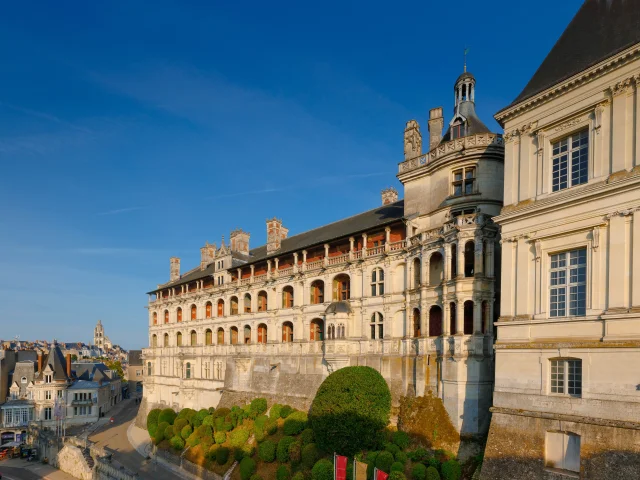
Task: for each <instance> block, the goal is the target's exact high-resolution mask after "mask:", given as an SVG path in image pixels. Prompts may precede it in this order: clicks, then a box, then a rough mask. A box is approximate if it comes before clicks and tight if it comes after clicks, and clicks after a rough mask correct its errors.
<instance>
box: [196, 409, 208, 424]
mask: <svg viewBox="0 0 640 480" xmlns="http://www.w3.org/2000/svg"><path fill="white" fill-rule="evenodd" d="M208 415H209V410H207V409H206V408H201V409H200V410H198V413H197V414H196V418H199V419H200V421H201V422H202V421H203V420H204V419H205V417H207V416H208Z"/></svg>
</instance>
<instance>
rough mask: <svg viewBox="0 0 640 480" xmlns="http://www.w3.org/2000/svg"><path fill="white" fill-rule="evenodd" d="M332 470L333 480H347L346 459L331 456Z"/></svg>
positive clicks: (339, 456) (334, 455)
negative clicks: (333, 471)
mask: <svg viewBox="0 0 640 480" xmlns="http://www.w3.org/2000/svg"><path fill="white" fill-rule="evenodd" d="M333 468H334V469H335V473H334V478H335V480H347V457H343V456H342V455H336V454H335V453H334V454H333Z"/></svg>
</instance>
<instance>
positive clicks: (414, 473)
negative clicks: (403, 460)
mask: <svg viewBox="0 0 640 480" xmlns="http://www.w3.org/2000/svg"><path fill="white" fill-rule="evenodd" d="M411 478H412V480H425V479H426V478H427V467H425V466H424V465H423V464H421V463H416V464H415V465H414V466H413V468H412V469H411Z"/></svg>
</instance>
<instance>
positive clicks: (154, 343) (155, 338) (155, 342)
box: [151, 334, 158, 348]
mask: <svg viewBox="0 0 640 480" xmlns="http://www.w3.org/2000/svg"><path fill="white" fill-rule="evenodd" d="M151 346H152V347H153V348H156V347H157V346H158V336H157V335H155V334H154V335H153V337H151Z"/></svg>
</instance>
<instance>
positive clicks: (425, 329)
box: [420, 303, 429, 337]
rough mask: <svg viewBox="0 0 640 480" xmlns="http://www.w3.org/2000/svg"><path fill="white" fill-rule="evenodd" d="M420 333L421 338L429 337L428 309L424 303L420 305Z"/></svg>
mask: <svg viewBox="0 0 640 480" xmlns="http://www.w3.org/2000/svg"><path fill="white" fill-rule="evenodd" d="M420 323H421V325H420V333H421V336H423V337H428V336H429V309H428V308H427V304H426V303H421V304H420Z"/></svg>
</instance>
